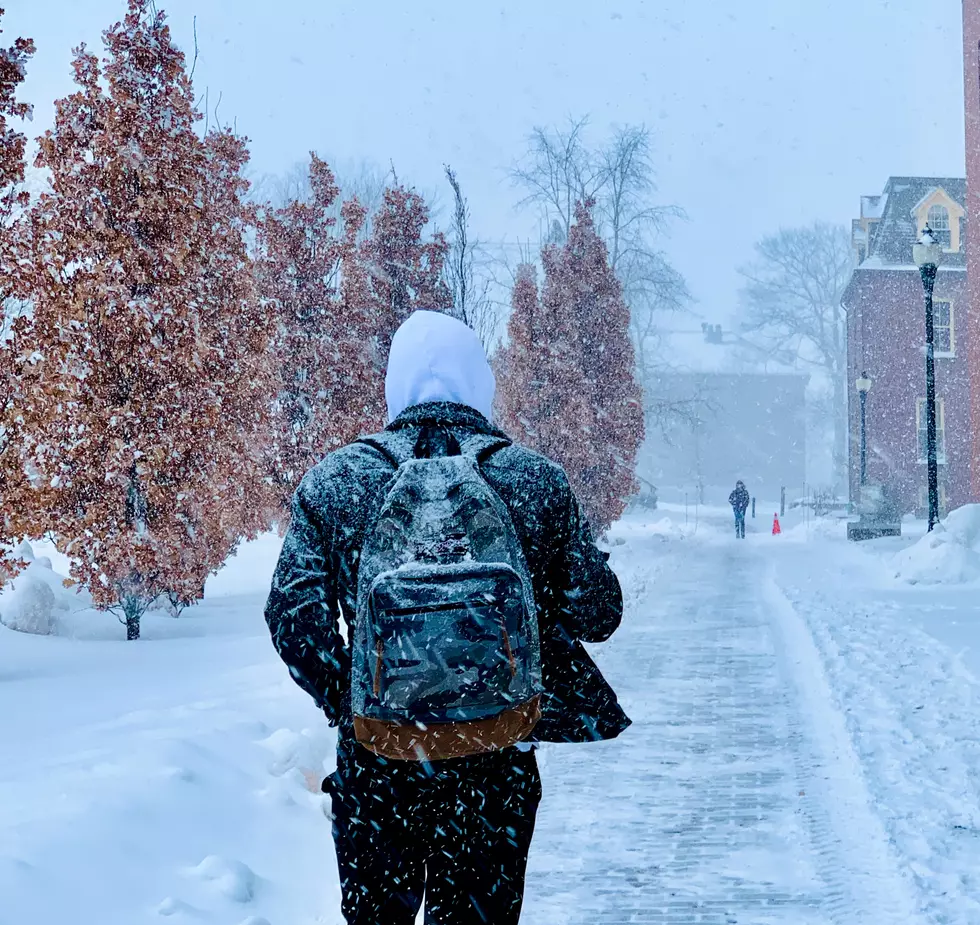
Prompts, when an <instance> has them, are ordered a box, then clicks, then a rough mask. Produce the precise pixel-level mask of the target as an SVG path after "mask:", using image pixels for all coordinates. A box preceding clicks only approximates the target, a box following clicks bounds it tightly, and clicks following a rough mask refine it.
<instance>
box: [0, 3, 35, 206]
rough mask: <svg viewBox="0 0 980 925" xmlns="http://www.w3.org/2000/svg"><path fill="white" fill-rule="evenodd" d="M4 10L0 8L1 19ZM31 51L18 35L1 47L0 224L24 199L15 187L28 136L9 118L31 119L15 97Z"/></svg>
mask: <svg viewBox="0 0 980 925" xmlns="http://www.w3.org/2000/svg"><path fill="white" fill-rule="evenodd" d="M3 13H4V11H3V8H2V7H0V19H2V18H3ZM2 32H3V30H2V29H0V33H2ZM33 54H34V42H33V41H32V40H31V39H25V38H18V39H15V40H14V44H13V45H12V46H11V47H9V48H0V224H4V223H5V222H6V220H7V219H8V218H9V217H10V213H11V211H12V210H13V208H14V207H15V206H16V205H18V204H19V205H25V204H26V201H27V194H26V193H25V192H23V191H22V190H18V189H17V184H19V183H20V182H22V181H23V179H24V149H25V145H26V142H27V139H26V138H25V137H24V135H23V133H21V132H18V131H15V129H14V127H13V126H12V125H11V124H10V121H9V120H10V119H27V118H30V115H31V107H30V105H29V104H27V103H25V102H23V101H18V100H17V90H18V88H19V87H20V84H21V83H23V81H24V78H25V77H26V76H27V62H28V61H29V60H30V59H31V57H32V55H33Z"/></svg>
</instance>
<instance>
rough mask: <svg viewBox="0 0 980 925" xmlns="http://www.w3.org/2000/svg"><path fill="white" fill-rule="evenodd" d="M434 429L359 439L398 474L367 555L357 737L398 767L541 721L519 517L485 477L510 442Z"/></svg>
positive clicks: (515, 734)
mask: <svg viewBox="0 0 980 925" xmlns="http://www.w3.org/2000/svg"><path fill="white" fill-rule="evenodd" d="M436 433H437V436H438V437H439V438H441V439H439V440H435V441H433V439H432V435H433V431H432V429H431V428H427V429H424V430H423V431H422V434H421V435H420V436H419V438H418V440H414V439H413V438H412V436H411V435H410V434H405V433H403V432H394V433H384V434H381V435H379V436H376V437H368V438H365V439H363V440H362V441H360V442H362V443H366V444H367V445H368V446H371V447H373V448H374V449H376V450H377V451H379V452H380V453H381V454H382V455H383V456H384V457H385V459H386V460H387V461H388V462H389V463H390V464H391V465H392V467H393V468H394V469H395V473H394V476H393V477H392V479H391V481H390V482H389V483H388V484H387V486H386V487H385V491H384V499H383V501H382V503H381V508H380V511H379V513H378V515H377V517H376V518H375V520H374V521H373V524H372V527H371V529H369V531H368V532H367V534H366V538H365V540H364V545H363V547H362V548H361V554H360V561H359V566H358V580H357V615H356V619H355V624H354V634H353V640H352V646H351V707H352V712H353V715H354V732H355V736H356V738H357V741H358V742H360V743H361V744H362V745H364V746H365V747H366V748H368V749H369V750H371V751H372V752H374V753H375V754H377V755H380V756H382V757H385V758H391V759H402V760H410V761H429V760H436V759H443V758H458V757H463V756H465V755H474V754H480V753H483V752H489V751H494V750H496V749H501V748H506V747H508V746H510V745H514V744H516V743H517V742H519V741H521V740H522V739H524V738H526V737H527V736H528V735H529V734H530V732H531V730H532V729H533V728H534V726H535V724H536V723H537V721H538V719H539V718H540V715H541V710H540V700H541V693H542V691H543V687H542V683H541V655H540V644H539V639H538V623H537V610H536V608H535V604H534V594H533V590H532V587H531V577H530V573H529V571H528V567H527V562H526V559H525V557H524V552H523V549H522V547H521V543H520V540H519V538H518V536H517V533H516V532H515V530H514V524H513V522H512V520H511V517H510V512H509V511H508V509H507V507H506V506H505V505H504V503H503V501H501V499H500V497H499V495H497V493H496V492H495V491H494V490H493V488H491V486H490V485H489V483H488V482H487V481H486V479H485V478H484V477H483V474H482V473H481V471H480V464H481V463H482V462H484V461H485V460H486V459H487V458H488V457H489V456H490V455H492V454H493V453H494V452H496V451H497V450H499V449H502V448H503V447H505V446H508V445H509V441H507V440H503V439H500V438H498V437H488V436H486V435H483V434H475V435H471V436H468V437H466V438H465V439H464V440H463V443H462V444H460V443H459V442H458V441H457V440H456V438H455V437H454V436H453V435H452V433H451V432H449V431H444V430H440V431H438V432H436ZM434 443H435V444H439V446H438V447H436V449H437V450H441V451H442V452H441V453H439V454H438V455H434V453H433V444H434Z"/></svg>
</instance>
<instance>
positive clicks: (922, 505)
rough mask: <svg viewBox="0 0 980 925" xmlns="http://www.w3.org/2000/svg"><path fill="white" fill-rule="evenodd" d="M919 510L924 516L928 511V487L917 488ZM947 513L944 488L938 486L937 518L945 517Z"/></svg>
mask: <svg viewBox="0 0 980 925" xmlns="http://www.w3.org/2000/svg"><path fill="white" fill-rule="evenodd" d="M919 510H920V511H922V512H923V514H925V513H926V512H927V511H928V510H929V486H928V485H920V486H919ZM948 513H949V506H948V504H947V501H946V486H945V485H940V486H939V516H940V517H945V516H946V515H947V514H948Z"/></svg>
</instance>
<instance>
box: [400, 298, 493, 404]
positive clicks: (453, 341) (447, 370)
mask: <svg viewBox="0 0 980 925" xmlns="http://www.w3.org/2000/svg"><path fill="white" fill-rule="evenodd" d="M496 388H497V383H496V380H495V379H494V376H493V371H492V370H491V369H490V364H489V363H488V362H487V354H486V351H485V350H484V349H483V344H481V343H480V338H479V337H477V336H476V332H475V331H474V330H473V329H472V328H470V327H467V326H466V325H465V324H463V322H462V321H457V320H456V319H455V318H451V317H450V316H449V315H444V314H442V313H441V312H430V311H419V312H415V313H414V314H413V315H412V316H411V317H410V318H409V319H408V320H407V321H406V322H405V323H404V324H403V325H402V326H401V327H400V328H399V329H398V330H397V331H396V332H395V336H394V339H393V340H392V342H391V352H390V353H389V354H388V373H387V375H386V377H385V400H386V401H387V402H388V420H389V421H393V420H394V419H395V418H396V417H398V415H399V414H401V413H402V412H403V411H404V410H405V409H406V408H411V407H412V405H420V404H422V402H427V401H451V402H456V403H457V404H460V405H467V406H469V407H470V408H475V409H476V410H477V411H479V412H480V414H482V415H483V416H484V417H485V418H486V419H487V420H488V421H489V420H490V416H491V414H492V412H493V396H494V392H495V391H496Z"/></svg>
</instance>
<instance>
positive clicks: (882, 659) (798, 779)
mask: <svg viewBox="0 0 980 925" xmlns="http://www.w3.org/2000/svg"><path fill="white" fill-rule="evenodd" d="M762 510H766V508H764V507H760V512H761V511H762ZM730 516H731V515H730V512H728V511H727V510H726V509H725V508H711V507H709V508H703V507H702V508H699V509H698V511H697V514H696V516H694V511H693V510H688V511H687V516H686V517H685V511H684V508H683V506H679V507H670V506H665V508H663V509H661V510H658V511H654V512H649V513H638V514H635V515H632V516H631V517H629V518H627V520H625V521H624V522H623V523H621V524H620V525H618V526H617V527H616V528H615V529H614V531H613V533H612V535H611V537H610V548H611V550H612V562H613V564H614V566H615V567H616V569H617V571H618V572H619V573H620V575H621V577H622V580H623V585H624V590H625V593H626V600H627V616H626V621H625V623H624V626H623V628H622V630H621V631H620V633H618V634H617V635H616V637H614V639H613V640H612V642H611V643H609V644H606V645H604V646H599V647H596V650H595V651H596V653H597V657H598V659H599V661H600V664H601V665H602V667H603V669H604V671H605V672H606V673H607V675H608V676H609V678H610V680H611V681H612V682H613V684H614V686H615V687H616V688H617V690H618V691H619V692H620V694H621V697H622V700H623V702H624V704H625V705H626V708H627V710H628V712H630V714H631V715H632V716H633V718H634V720H635V724H634V726H633V727H632V728H631V729H630V730H629V731H628V732H627V733H626V734H625V735H624V736H623V737H622V738H621V739H620V740H619V741H616V742H612V743H603V744H601V745H596V746H577V747H573V746H554V747H547V748H544V749H542V750H541V753H540V754H541V763H542V767H543V772H542V773H543V778H544V791H545V797H544V802H543V804H542V809H541V813H540V817H539V819H540V822H539V828H538V831H537V834H536V836H535V842H534V845H533V848H532V857H531V861H530V865H529V873H528V888H527V901H526V912H525V916H524V920H525V921H527V922H529V923H532V925H558V923H583V925H584V923H589V925H600V923H613V922H617V923H621V922H665V923H667V922H670V923H674V922H676V923H680V922H690V923H693V922H702V923H734V922H737V923H763V922H766V923H776V922H779V923H803V925H816V923H820V925H824V923H851V922H855V923H865V922H867V923H899V922H901V923H920V922H921V923H926V922H948V923H964V925H966V923H975V922H977V921H980V874H978V873H977V872H978V871H980V778H978V774H980V772H978V771H977V770H976V768H978V767H980V715H978V710H977V707H978V703H980V686H978V684H980V682H978V678H980V598H978V596H977V594H976V586H975V583H968V584H961V583H953V582H954V579H957V575H955V574H953V573H952V572H950V571H949V570H940V577H941V578H942V582H941V583H939V584H935V583H932V584H925V583H923V582H922V581H917V582H916V583H914V584H913V583H911V582H910V580H909V579H908V577H907V574H906V571H907V570H905V569H903V566H902V563H903V562H906V563H907V560H908V559H909V556H912V557H913V558H915V557H920V558H922V557H926V556H927V555H931V553H929V554H927V553H923V554H921V556H920V554H919V553H905V552H904V551H905V550H907V549H909V548H910V547H911V546H912V545H913V544H914V543H916V542H923V541H921V540H919V539H918V536H911V537H903V538H902V539H899V540H881V541H875V542H872V543H866V544H861V545H855V544H848V543H847V542H846V540H845V538H844V527H843V524H841V523H839V522H836V521H829V520H828V521H806V520H801V515H800V514H799V513H795V514H793V515H792V516H788V517H787V518H786V519H785V520H784V521H783V524H782V526H783V533H782V535H781V536H779V537H773V536H772V535H771V515H767V516H766V517H763V516H762V515H761V513H760V517H759V519H758V520H755V521H751V520H750V521H749V537H748V539H747V541H746V542H744V543H738V542H736V540H735V539H734V535H733V532H734V531H733V530H732V529H731V526H730V523H729V521H730ZM953 527H954V528H955V530H956V531H959V532H958V533H957V535H962V536H966V535H967V533H968V531H967V530H966V528H965V527H964V528H963V529H962V530H960V528H958V527H956V525H955V523H954V524H953ZM916 530H918V531H919V532H921V528H919V527H918V526H914V527H913V532H915V531H916ZM948 532H955V531H948ZM963 542H964V543H966V540H964V541H963ZM277 550H278V539H277V538H276V537H271V536H270V537H264V538H263V539H261V540H260V541H258V542H256V543H253V544H249V545H247V546H246V547H244V548H243V549H242V550H241V551H240V553H239V555H238V556H237V557H236V558H234V559H233V560H232V561H231V562H229V563H228V565H227V567H226V568H225V569H224V570H223V571H222V572H221V573H220V574H219V575H217V576H215V577H214V578H213V579H212V580H211V581H210V582H209V584H208V587H207V595H206V599H205V602H204V603H203V604H202V605H200V606H198V607H195V608H192V609H190V610H188V611H186V612H185V613H184V614H183V615H182V616H181V617H179V618H178V619H174V618H172V617H169V616H167V615H166V614H164V613H162V612H161V613H153V614H151V615H150V616H148V618H147V619H146V622H145V627H144V638H143V639H142V640H141V641H140V642H138V643H127V642H125V641H124V635H125V634H124V630H123V627H122V626H120V625H119V624H118V623H117V622H116V621H115V619H114V618H113V617H112V616H109V615H105V614H98V613H95V612H94V611H91V610H88V609H86V607H85V603H86V602H85V601H84V599H78V602H77V606H76V605H72V606H70V607H68V608H67V609H65V608H61V609H59V610H58V611H57V613H56V618H55V622H56V629H57V631H58V635H50V636H36V635H27V634H24V633H18V632H13V631H11V630H9V629H7V628H5V627H2V626H0V705H2V706H0V742H2V743H3V748H2V752H0V754H2V760H0V925H27V923H31V925H63V923H68V922H71V923H76V922H77V923H80V925H145V923H161V922H173V923H175V925H179V923H186V925H191V923H194V925H246V923H247V925H262V923H268V925H314V923H319V925H339V923H340V922H341V919H340V915H339V911H338V909H339V891H338V887H337V878H336V870H335V865H334V861H333V855H332V845H331V842H330V832H329V823H328V822H327V820H326V819H325V818H324V814H323V803H322V798H321V797H320V795H319V794H318V793H316V792H315V788H316V781H317V779H318V778H319V776H320V775H321V774H322V773H324V771H325V770H329V769H330V767H331V764H332V754H331V752H332V745H333V739H332V733H331V731H330V730H329V729H328V728H327V727H326V724H325V722H324V721H323V720H322V718H321V717H320V715H319V714H318V713H317V712H316V711H315V710H314V709H313V707H312V705H311V704H310V703H309V702H308V701H307V699H306V698H305V696H304V695H303V694H302V693H301V692H300V691H299V689H298V688H296V687H295V685H293V683H292V682H291V681H290V680H289V679H288V677H287V675H286V672H285V670H284V669H283V668H282V666H281V665H280V663H279V662H278V660H277V658H276V656H275V653H274V651H273V649H272V646H271V644H270V642H269V640H268V635H267V632H266V629H265V624H264V622H263V620H262V606H263V603H264V597H265V592H266V590H267V586H268V582H269V578H270V575H271V571H272V568H273V565H274V561H275V556H276V553H277ZM35 552H36V553H37V555H39V556H41V555H50V550H45V549H44V548H43V547H38V548H36V549H35ZM958 554H959V553H957V555H958ZM51 558H52V564H53V567H54V570H55V571H62V572H63V571H64V563H63V562H61V561H59V560H58V558H57V557H56V556H51ZM933 574H934V575H935V570H934V571H933ZM960 577H962V576H960ZM9 593H10V592H9V590H8V591H7V592H5V593H4V594H3V595H0V614H2V613H3V610H4V601H5V600H8V595H9Z"/></svg>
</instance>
